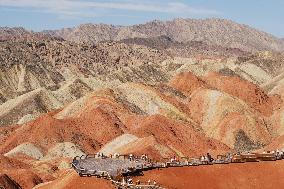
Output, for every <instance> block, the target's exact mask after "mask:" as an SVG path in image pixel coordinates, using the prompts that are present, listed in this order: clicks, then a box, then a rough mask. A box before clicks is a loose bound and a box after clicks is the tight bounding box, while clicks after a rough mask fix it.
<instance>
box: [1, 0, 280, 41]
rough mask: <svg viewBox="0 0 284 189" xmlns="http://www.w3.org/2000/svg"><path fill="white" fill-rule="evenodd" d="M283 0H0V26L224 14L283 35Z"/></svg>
mask: <svg viewBox="0 0 284 189" xmlns="http://www.w3.org/2000/svg"><path fill="white" fill-rule="evenodd" d="M283 10H284V0H178V1H170V0H138V1H137V0H136V1H135V0H105V1H103V0H0V26H8V27H18V26H21V27H24V28H26V29H28V30H33V31H41V30H46V29H60V28H63V27H74V26H77V25H79V24H84V23H106V24H113V25H133V24H141V23H145V22H147V21H151V20H163V21H164V20H172V19H174V18H212V17H214V18H225V19H230V20H233V21H235V22H238V23H242V24H247V25H250V26H252V27H254V28H257V29H260V30H262V31H265V32H268V33H271V34H273V35H275V36H277V37H282V38H284V24H283V22H284V11H283Z"/></svg>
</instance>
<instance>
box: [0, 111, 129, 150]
mask: <svg viewBox="0 0 284 189" xmlns="http://www.w3.org/2000/svg"><path fill="white" fill-rule="evenodd" d="M123 127H124V125H123V124H122V123H121V122H120V120H119V119H118V118H117V117H116V116H115V115H113V114H110V113H108V112H106V111H104V110H103V109H101V108H99V107H98V108H95V109H93V110H92V111H87V112H84V114H82V115H81V116H80V117H79V118H69V119H64V120H58V119H55V118H53V117H52V116H51V115H49V114H45V115H43V116H41V117H39V118H38V119H36V120H35V121H33V122H29V123H28V124H26V125H25V126H24V127H22V128H20V129H19V130H17V131H16V132H14V133H13V135H12V136H10V137H9V138H8V139H7V141H6V142H5V143H4V144H3V145H2V146H1V147H0V152H1V153H6V152H7V151H9V150H11V149H13V148H14V147H16V146H17V145H19V144H21V143H24V142H31V143H33V144H35V145H36V146H39V147H41V148H42V149H44V150H45V151H46V150H48V149H49V148H50V147H52V146H53V145H55V144H56V143H58V142H68V141H69V142H73V143H76V144H79V145H80V146H81V147H82V148H83V149H84V150H85V151H88V152H89V153H94V152H95V151H96V150H99V149H100V146H101V145H103V144H105V143H107V142H108V141H110V140H112V139H113V138H115V137H117V136H119V135H121V134H122V133H123V132H122V128H123Z"/></svg>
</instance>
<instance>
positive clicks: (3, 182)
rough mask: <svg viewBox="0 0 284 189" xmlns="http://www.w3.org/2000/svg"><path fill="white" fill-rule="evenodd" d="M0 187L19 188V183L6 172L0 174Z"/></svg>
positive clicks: (7, 188) (6, 188)
mask: <svg viewBox="0 0 284 189" xmlns="http://www.w3.org/2000/svg"><path fill="white" fill-rule="evenodd" d="M0 188H5V189H20V185H19V184H18V183H16V182H15V181H14V180H13V179H11V178H10V177H9V176H8V175H6V174H1V175H0Z"/></svg>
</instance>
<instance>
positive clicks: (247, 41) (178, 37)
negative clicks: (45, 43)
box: [0, 19, 284, 51]
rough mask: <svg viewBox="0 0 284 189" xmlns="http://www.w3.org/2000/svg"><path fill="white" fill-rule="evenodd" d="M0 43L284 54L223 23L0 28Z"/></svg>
mask: <svg viewBox="0 0 284 189" xmlns="http://www.w3.org/2000/svg"><path fill="white" fill-rule="evenodd" d="M0 34H1V35H0V40H5V39H9V37H12V38H28V37H31V36H32V37H33V38H43V37H48V38H54V37H56V38H62V39H64V40H67V41H72V42H76V43H91V44H96V43H98V42H101V41H120V40H124V39H129V38H153V37H158V36H167V37H169V38H171V39H172V40H174V41H177V42H190V41H200V42H204V43H206V44H208V45H218V46H223V47H230V48H238V49H241V50H245V51H259V50H260V51H263V50H268V51H284V39H280V38H277V37H275V36H273V35H271V34H268V33H265V32H262V31H258V30H256V29H254V28H251V27H249V26H247V25H243V24H238V23H235V22H233V21H230V20H224V19H204V20H202V19H174V20H172V21H165V22H162V21H158V20H154V21H152V22H148V23H145V24H139V25H133V26H114V25H106V24H83V25H79V26H77V27H74V28H63V29H60V30H46V31H43V32H29V31H27V30H25V29H24V28H20V27H18V28H7V27H2V28H0Z"/></svg>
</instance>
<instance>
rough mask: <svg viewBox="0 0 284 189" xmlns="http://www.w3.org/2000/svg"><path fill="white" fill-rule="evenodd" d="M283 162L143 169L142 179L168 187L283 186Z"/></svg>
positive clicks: (248, 188) (264, 188) (231, 188)
mask: <svg viewBox="0 0 284 189" xmlns="http://www.w3.org/2000/svg"><path fill="white" fill-rule="evenodd" d="M283 166H284V161H277V162H260V163H245V164H228V165H211V166H198V167H183V168H167V169H162V170H152V171H147V172H144V176H141V177H136V178H135V180H137V179H139V180H140V181H142V182H147V181H148V180H149V179H150V180H152V181H153V180H155V181H157V183H158V184H159V185H161V186H163V187H165V188H167V189H188V188H190V189H194V188H196V189H199V188H210V189H215V188H216V189H236V188H241V189H251V188H254V189H271V188H282V187H283V188H284V179H283V175H284V169H283Z"/></svg>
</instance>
